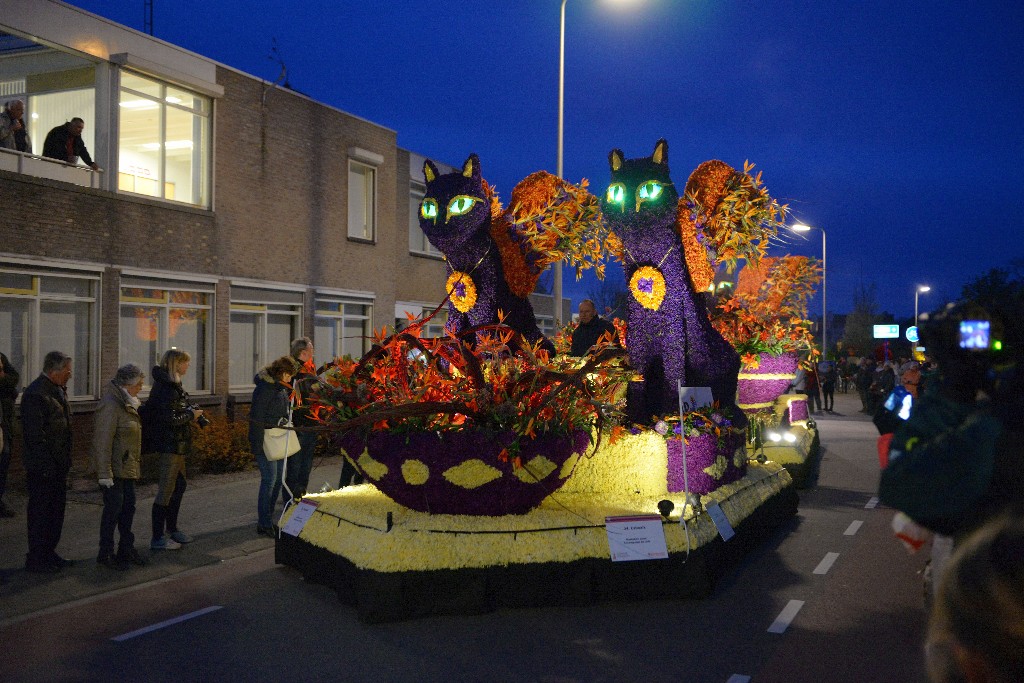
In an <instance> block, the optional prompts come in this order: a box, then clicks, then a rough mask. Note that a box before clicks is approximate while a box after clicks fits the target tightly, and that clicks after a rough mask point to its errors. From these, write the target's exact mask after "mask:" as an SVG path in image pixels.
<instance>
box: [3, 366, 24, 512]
mask: <svg viewBox="0 0 1024 683" xmlns="http://www.w3.org/2000/svg"><path fill="white" fill-rule="evenodd" d="M20 380H21V377H20V376H19V375H18V371H17V370H15V369H14V366H13V365H11V361H10V360H8V358H7V356H5V355H4V354H2V353H0V412H2V419H0V430H2V431H3V440H2V441H0V517H14V516H15V513H14V510H12V509H11V508H10V507H9V506H8V505H7V503H5V502H4V493H5V492H6V491H7V472H8V470H9V469H10V467H11V448H12V446H13V444H14V401H15V399H16V398H18V382H19V381H20Z"/></svg>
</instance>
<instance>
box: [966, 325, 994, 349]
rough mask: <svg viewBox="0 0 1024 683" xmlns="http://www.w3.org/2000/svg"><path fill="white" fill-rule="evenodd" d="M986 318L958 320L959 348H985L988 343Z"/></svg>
mask: <svg viewBox="0 0 1024 683" xmlns="http://www.w3.org/2000/svg"><path fill="white" fill-rule="evenodd" d="M989 325H990V323H989V321H988V320H962V321H960V348H962V349H987V348H988V344H989V336H988V333H989Z"/></svg>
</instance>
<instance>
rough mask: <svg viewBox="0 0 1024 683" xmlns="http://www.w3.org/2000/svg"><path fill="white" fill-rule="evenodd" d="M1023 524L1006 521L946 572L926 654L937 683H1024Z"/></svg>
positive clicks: (968, 546) (993, 524)
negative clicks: (957, 682) (962, 682)
mask: <svg viewBox="0 0 1024 683" xmlns="http://www.w3.org/2000/svg"><path fill="white" fill-rule="evenodd" d="M1022 558H1024V522H1022V520H1021V518H1020V516H1019V515H1018V516H1013V515H1010V514H1007V515H1003V516H1001V517H998V518H996V519H995V520H993V521H990V522H988V523H987V524H985V525H984V526H983V527H981V528H980V529H979V530H978V531H976V532H975V533H973V534H971V535H970V536H969V537H967V538H966V539H965V540H964V541H963V542H962V543H961V544H960V546H959V547H958V548H957V550H956V552H955V553H954V554H953V556H952V558H951V559H950V561H949V563H948V564H947V566H946V570H945V573H944V574H943V576H942V578H941V580H940V582H939V589H938V595H937V596H936V600H935V603H934V606H933V608H932V615H931V620H930V623H929V627H928V639H927V643H926V646H925V652H926V656H927V661H928V673H929V675H930V677H931V680H932V681H934V682H935V683H953V682H954V681H966V682H967V683H975V682H976V681H985V682H994V683H1010V682H1011V681H1024V562H1022Z"/></svg>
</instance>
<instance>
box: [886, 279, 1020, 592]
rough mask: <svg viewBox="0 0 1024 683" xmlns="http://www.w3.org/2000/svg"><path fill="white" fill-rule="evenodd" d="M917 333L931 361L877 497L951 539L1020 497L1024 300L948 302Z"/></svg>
mask: <svg viewBox="0 0 1024 683" xmlns="http://www.w3.org/2000/svg"><path fill="white" fill-rule="evenodd" d="M922 341H923V342H924V345H925V346H926V347H927V348H928V351H929V353H930V354H931V355H932V356H933V357H934V358H935V360H936V362H937V366H938V367H937V369H936V370H935V371H934V372H933V373H930V374H929V375H928V376H927V381H926V382H925V390H924V392H923V394H922V396H921V398H920V400H919V401H917V402H916V403H915V404H914V407H913V409H912V410H911V413H910V416H909V419H908V420H907V421H906V422H905V423H903V424H902V425H900V426H899V428H898V429H897V430H896V433H895V436H894V437H893V439H892V443H891V446H890V451H889V465H888V467H887V468H886V469H885V470H884V471H883V473H882V479H881V485H880V489H879V496H880V498H881V500H882V502H883V503H885V504H887V505H889V506H891V507H894V508H896V509H897V510H900V511H901V512H903V513H905V514H906V515H907V516H909V518H910V519H911V520H913V521H914V522H915V523H917V524H919V525H920V526H922V527H924V528H926V529H928V530H930V531H932V532H935V533H936V534H940V535H943V536H947V537H951V538H952V540H953V542H954V543H955V542H956V541H957V540H958V539H961V538H963V537H964V536H966V535H967V534H969V533H970V532H971V531H972V530H974V529H976V528H978V527H979V526H981V525H982V524H983V523H984V522H985V521H986V520H988V519H990V518H992V517H994V516H996V515H997V514H999V513H1000V512H1002V511H1004V510H1006V509H1007V508H1015V509H1019V508H1020V507H1021V506H1022V504H1024V478H1022V477H1021V476H1020V472H1021V468H1022V466H1024V363H1022V360H1024V353H1022V351H1024V344H1022V342H1024V301H1021V297H1020V296H1016V295H1008V296H1003V297H1001V298H1000V299H992V300H991V301H986V302H985V306H984V307H982V306H981V305H979V304H976V303H962V304H957V305H952V304H951V305H950V306H947V307H946V309H945V310H943V311H941V312H940V313H938V314H936V315H932V316H929V317H928V318H927V320H926V321H925V323H924V325H923V326H922ZM933 574H934V577H933V578H934V579H936V580H938V579H939V576H938V574H939V567H936V566H935V565H934V564H933Z"/></svg>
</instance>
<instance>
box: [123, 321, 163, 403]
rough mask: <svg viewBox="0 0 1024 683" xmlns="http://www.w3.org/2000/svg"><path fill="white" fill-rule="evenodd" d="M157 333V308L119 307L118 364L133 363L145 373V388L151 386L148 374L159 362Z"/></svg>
mask: <svg viewBox="0 0 1024 683" xmlns="http://www.w3.org/2000/svg"><path fill="white" fill-rule="evenodd" d="M159 331H160V309H159V308H153V307H143V306H121V329H120V340H121V343H120V347H119V349H118V354H119V355H118V364H119V365H124V364H125V363H135V364H136V365H138V366H139V367H140V368H142V369H143V370H144V371H145V372H146V386H150V385H151V384H152V378H151V377H150V376H149V375H150V372H151V370H152V369H153V367H154V366H155V365H157V364H159V362H160V356H159V350H158V344H159V340H160V334H159Z"/></svg>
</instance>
